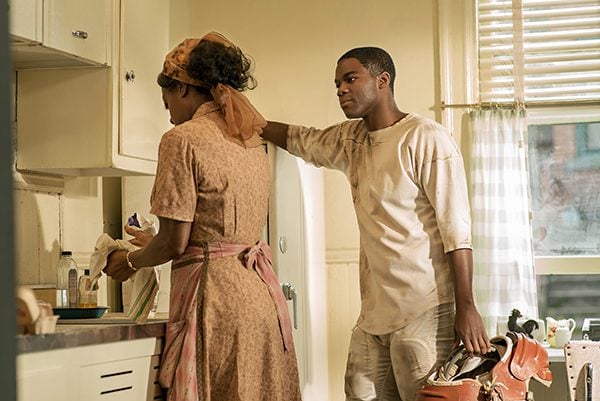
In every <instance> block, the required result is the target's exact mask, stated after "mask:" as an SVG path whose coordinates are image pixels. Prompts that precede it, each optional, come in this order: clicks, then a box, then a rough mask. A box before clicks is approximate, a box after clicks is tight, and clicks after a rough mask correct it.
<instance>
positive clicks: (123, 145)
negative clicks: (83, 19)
mask: <svg viewBox="0 0 600 401" xmlns="http://www.w3.org/2000/svg"><path fill="white" fill-rule="evenodd" d="M18 1H22V0H18ZM63 2H64V3H73V10H76V9H77V7H78V5H79V3H85V4H88V3H89V4H92V3H94V4H95V3H104V1H101V0H85V1H84V0H72V1H66V0H61V1H48V0H46V1H45V2H44V4H46V3H63ZM86 7H90V6H89V5H88V6H86ZM110 9H111V10H112V12H111V14H110V17H111V18H110V21H111V24H110V25H109V26H110V29H108V30H107V32H108V35H109V38H111V41H110V46H109V47H110V48H111V49H112V51H111V54H110V58H109V61H110V62H109V63H108V64H110V66H108V67H91V68H50V69H48V68H40V69H25V70H17V107H16V109H17V157H16V158H17V169H19V170H26V171H41V172H47V173H54V174H61V175H76V176H124V175H138V174H142V175H151V174H154V173H155V172H156V160H157V156H158V143H159V141H160V137H161V136H162V134H163V133H164V132H166V131H167V130H168V129H169V128H170V124H169V113H168V111H167V110H166V109H165V107H164V104H163V102H162V99H161V91H160V87H159V86H158V85H157V84H156V76H157V74H158V72H160V70H161V68H162V62H163V59H164V56H165V54H166V53H167V52H168V50H169V49H168V46H169V25H168V21H169V2H168V1H164V0H120V1H119V0H112V1H111V7H110ZM13 11H14V10H13ZM45 12H46V11H45ZM89 14H90V15H91V14H93V12H92V11H91V10H90V11H89ZM63 15H65V14H63ZM88 38H89V37H88ZM53 40H54V43H58V42H60V41H61V40H65V41H66V42H68V41H69V39H68V38H66V37H62V38H60V37H59V36H58V35H57V36H55V37H54V38H53ZM61 46H62V45H61ZM65 46H66V45H64V46H63V47H65ZM77 51H79V50H77Z"/></svg>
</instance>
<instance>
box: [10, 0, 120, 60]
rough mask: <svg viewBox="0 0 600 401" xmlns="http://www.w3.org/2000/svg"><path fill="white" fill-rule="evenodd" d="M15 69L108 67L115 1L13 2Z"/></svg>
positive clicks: (27, 0)
mask: <svg viewBox="0 0 600 401" xmlns="http://www.w3.org/2000/svg"><path fill="white" fill-rule="evenodd" d="M9 7H10V8H9V10H10V14H9V15H10V21H11V23H10V34H11V49H12V58H13V63H14V66H15V69H25V68H40V67H42V68H45V67H70V66H84V65H107V64H109V59H110V36H111V35H110V33H111V12H112V0H83V1H82V0H10V1H9Z"/></svg>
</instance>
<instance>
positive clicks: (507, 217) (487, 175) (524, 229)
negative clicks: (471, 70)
mask: <svg viewBox="0 0 600 401" xmlns="http://www.w3.org/2000/svg"><path fill="white" fill-rule="evenodd" d="M469 129H470V135H471V137H472V147H471V156H472V162H471V174H470V176H471V205H472V212H473V258H474V267H473V285H474V292H475V298H476V302H477V305H478V308H479V311H480V313H481V314H482V317H483V319H484V322H485V324H486V329H487V331H488V335H491V336H493V335H496V334H504V333H497V325H498V322H501V323H504V324H506V322H507V320H508V316H509V315H510V313H511V311H512V309H515V308H516V309H519V311H521V313H522V314H523V316H525V317H528V318H534V317H537V315H538V312H537V294H536V281H535V272H534V267H533V252H532V241H531V226H530V221H529V200H528V199H529V197H528V193H529V191H528V179H527V177H528V175H527V169H526V167H527V166H526V154H527V149H526V141H525V134H526V124H525V111H524V110H522V109H520V110H501V109H497V110H475V111H472V112H470V113H469Z"/></svg>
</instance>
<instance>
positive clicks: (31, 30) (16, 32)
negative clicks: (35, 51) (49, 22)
mask: <svg viewBox="0 0 600 401" xmlns="http://www.w3.org/2000/svg"><path fill="white" fill-rule="evenodd" d="M8 6H9V10H10V13H9V18H10V34H11V39H12V41H13V43H15V42H39V43H41V42H42V20H43V15H42V0H9V2H8Z"/></svg>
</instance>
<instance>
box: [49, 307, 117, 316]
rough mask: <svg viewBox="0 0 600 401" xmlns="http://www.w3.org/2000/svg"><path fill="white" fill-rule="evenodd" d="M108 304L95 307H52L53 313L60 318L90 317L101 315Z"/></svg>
mask: <svg viewBox="0 0 600 401" xmlns="http://www.w3.org/2000/svg"><path fill="white" fill-rule="evenodd" d="M107 309H108V306H98V307H97V308H53V310H54V314H55V315H58V316H60V318H61V319H92V318H98V317H102V315H104V312H106V310H107Z"/></svg>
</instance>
